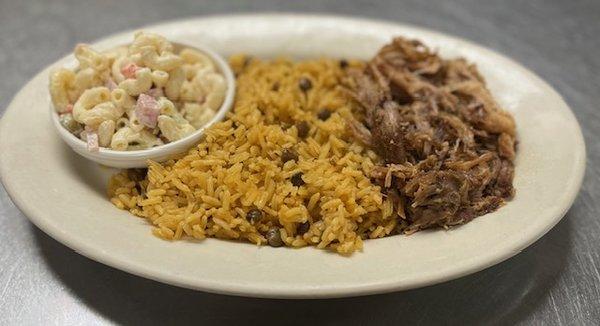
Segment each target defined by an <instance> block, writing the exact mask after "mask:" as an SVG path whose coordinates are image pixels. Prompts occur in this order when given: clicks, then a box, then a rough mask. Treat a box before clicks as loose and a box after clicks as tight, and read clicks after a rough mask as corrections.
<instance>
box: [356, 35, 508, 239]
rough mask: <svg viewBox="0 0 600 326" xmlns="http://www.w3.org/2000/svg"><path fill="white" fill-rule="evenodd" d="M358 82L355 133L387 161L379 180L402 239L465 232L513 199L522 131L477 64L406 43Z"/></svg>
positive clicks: (372, 64)
mask: <svg viewBox="0 0 600 326" xmlns="http://www.w3.org/2000/svg"><path fill="white" fill-rule="evenodd" d="M352 76H353V80H354V83H353V87H352V88H353V90H352V91H351V94H352V95H353V97H354V99H355V100H356V101H357V102H358V103H359V104H360V105H359V107H360V108H361V110H360V111H359V112H357V113H358V114H357V116H358V117H359V118H358V119H357V120H353V121H348V126H349V130H350V132H351V133H352V134H353V135H354V136H355V138H356V139H357V140H359V141H361V142H363V143H365V144H366V145H367V146H370V147H371V148H372V149H373V150H374V151H376V152H377V153H378V154H379V155H380V157H381V158H382V159H383V161H384V162H383V164H381V165H380V166H378V167H376V168H375V170H374V171H373V174H372V178H373V179H374V180H376V181H377V182H378V183H379V184H380V185H381V186H382V187H383V189H384V192H385V193H386V194H387V196H388V197H389V198H391V199H392V200H393V202H394V208H395V211H396V213H397V215H398V218H399V221H400V223H398V225H399V227H398V231H399V232H406V233H412V232H416V231H418V230H421V229H425V228H430V227H439V226H441V227H448V226H452V225H457V224H462V223H466V222H468V221H470V220H472V219H473V218H475V217H477V216H480V215H483V214H486V213H489V212H492V211H494V210H496V209H497V208H498V207H500V206H501V205H502V204H503V203H504V202H505V201H506V200H509V199H510V198H512V196H513V195H514V189H513V186H512V179H513V171H514V166H513V160H514V158H515V146H516V140H515V122H514V120H513V118H512V117H511V116H510V115H509V114H508V113H507V112H505V111H503V110H502V109H501V108H500V107H499V106H498V104H497V103H496V102H495V101H494V99H493V97H492V95H491V94H490V92H489V91H488V89H487V88H486V85H485V81H484V79H483V77H482V76H481V75H480V74H479V73H478V71H477V69H476V68H475V66H474V65H471V64H469V63H467V61H465V60H464V59H453V60H444V59H442V58H440V57H439V56H438V55H437V54H436V53H434V52H432V51H431V50H429V49H428V48H427V47H425V46H424V45H423V44H422V43H420V42H419V41H416V40H407V39H404V38H400V37H399V38H395V39H394V40H393V41H392V42H391V43H390V44H388V45H386V46H384V47H383V48H382V49H381V50H380V51H379V53H378V54H377V55H376V56H375V57H374V58H373V59H372V60H370V61H369V62H368V63H367V65H366V67H365V69H364V70H362V71H353V72H352Z"/></svg>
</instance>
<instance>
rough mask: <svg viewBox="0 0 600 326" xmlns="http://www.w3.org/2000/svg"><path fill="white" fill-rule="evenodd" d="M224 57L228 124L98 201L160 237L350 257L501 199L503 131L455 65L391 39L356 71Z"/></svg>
mask: <svg viewBox="0 0 600 326" xmlns="http://www.w3.org/2000/svg"><path fill="white" fill-rule="evenodd" d="M230 61H231V65H232V67H233V69H234V71H235V72H236V75H237V91H236V98H235V103H234V108H233V111H232V112H231V113H229V114H228V116H227V119H226V120H224V121H222V122H220V123H217V124H216V125H213V126H212V127H210V128H208V129H207V131H206V137H205V138H204V139H203V140H202V141H201V142H200V143H199V144H197V146H195V147H193V148H191V149H190V150H189V151H188V152H187V153H186V154H184V155H181V156H179V157H176V158H173V159H171V160H168V161H166V162H163V163H157V162H149V167H148V169H143V170H127V171H123V172H121V173H119V174H117V175H115V176H114V177H113V178H112V179H111V181H110V184H109V189H108V190H109V196H110V198H111V202H112V203H113V204H114V205H115V206H117V207H119V208H121V209H126V210H129V211H130V212H131V213H133V214H135V215H137V216H141V217H144V218H145V219H147V220H148V221H149V222H150V223H151V224H152V225H153V226H154V228H153V233H154V234H155V235H157V236H159V237H161V238H164V239H168V240H177V239H182V238H195V239H204V238H206V237H217V238H222V239H234V240H243V241H248V242H252V243H255V244H257V245H269V246H271V247H281V246H288V247H303V246H308V245H313V246H316V247H318V248H326V249H330V250H334V251H337V252H338V253H341V254H350V253H352V252H354V251H356V250H361V249H362V243H363V240H365V239H374V238H381V237H385V236H389V235H393V234H399V233H413V232H416V231H418V230H421V229H425V228H430V227H450V226H453V225H457V224H461V223H465V222H468V221H470V220H471V219H473V218H475V217H477V216H479V215H483V214H486V213H488V212H491V211H493V210H495V209H497V208H498V207H499V206H501V205H502V204H503V203H504V202H505V201H506V200H508V199H510V198H511V197H512V196H513V194H514V189H513V187H512V177H513V170H514V166H513V160H514V157H515V144H516V138H515V134H516V132H515V123H514V121H513V119H512V117H511V116H510V115H509V114H508V113H506V112H504V111H503V110H502V109H501V108H500V107H499V106H498V104H497V103H496V102H495V101H494V99H493V98H492V96H491V94H490V92H489V91H488V90H487V88H486V86H485V82H484V80H483V78H482V77H481V76H480V75H479V73H478V72H477V70H476V68H475V67H474V66H473V65H470V64H468V63H467V62H466V61H465V60H464V59H453V60H444V59H441V58H440V57H439V56H438V55H437V54H436V53H433V52H431V51H430V50H429V49H428V48H426V47H425V46H424V45H423V44H421V43H420V42H418V41H415V40H406V39H403V38H396V39H394V40H393V42H392V43H390V44H388V45H386V46H384V47H383V48H382V49H381V50H380V51H379V53H377V55H376V56H375V57H374V58H373V59H371V60H370V61H368V62H361V61H348V60H333V59H328V58H323V59H320V60H306V61H291V60H288V59H277V60H267V61H265V60H259V59H256V58H252V57H248V56H244V55H238V56H233V57H232V58H231V59H230Z"/></svg>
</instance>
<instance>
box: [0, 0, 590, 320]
mask: <svg viewBox="0 0 600 326" xmlns="http://www.w3.org/2000/svg"><path fill="white" fill-rule="evenodd" d="M252 11H303V12H327V13H339V14H346V15H361V16H366V17H373V18H380V19H387V20H392V21H398V22H404V23H412V24H416V25H420V26H424V27H429V28H433V29H437V30H440V31H445V32H447V33H451V34H454V35H458V36H461V37H464V38H467V39H470V40H473V41H475V42H478V43H481V44H484V45H486V46H489V47H491V48H493V49H495V50H497V51H500V52H503V53H505V54H507V55H508V56H510V57H512V58H514V59H516V60H517V61H519V62H521V63H523V64H524V65H525V66H527V67H529V68H530V69H532V70H534V71H535V72H536V73H538V74H539V75H540V76H542V78H544V79H545V80H547V81H548V82H550V84H552V85H553V86H554V87H555V88H556V89H557V90H558V91H559V92H560V93H561V94H562V95H563V96H564V97H565V99H566V101H567V102H568V103H569V104H570V105H571V107H572V108H573V110H574V111H575V114H576V116H577V118H578V120H579V121H580V123H581V125H582V127H583V132H584V136H585V138H586V143H587V148H588V165H587V170H586V178H585V181H584V184H583V188H582V190H581V193H580V194H579V197H578V199H577V200H576V202H575V204H574V205H573V207H572V208H571V210H570V211H569V212H568V213H567V216H565V218H564V219H563V220H562V222H560V223H559V224H558V225H557V226H556V227H555V228H554V229H553V230H552V231H550V232H549V233H548V234H547V235H546V236H544V237H543V238H542V239H541V240H539V241H538V242H537V243H536V244H534V245H533V246H531V247H530V248H528V249H527V250H525V251H524V252H522V253H521V254H519V255H517V256H516V257H514V258H512V259H509V260H508V261H506V262H504V263H501V264H499V265H497V266H495V267H492V268H489V269H487V270H485V271H482V272H479V273H476V274H474V275H471V276H467V277H464V278H461V279H458V280H455V281H451V282H448V283H444V284H440V285H437V286H432V287H428V288H423V289H419V290H412V291H408V292H400V293H392V294H385V295H376V296H369V297H359V298H349V299H335V300H316V301H305V300H298V301H285V300H264V299H249V298H238V297H228V296H221V295H213V294H206V293H201V292H194V291H190V290H185V289H180V288H176V287H172V286H168V285H163V284H159V283H156V282H153V281H149V280H146V279H142V278H139V277H136V276H132V275H129V274H127V273H124V272H121V271H118V270H115V269H113V268H110V267H107V266H104V265H101V264H99V263H96V262H94V261H91V260H89V259H87V258H85V257H83V256H80V255H78V254H77V253H75V252H73V251H72V250H70V249H69V248H67V247H65V246H63V245H61V244H59V243H58V242H56V241H55V240H53V239H51V238H49V237H48V236H46V235H45V234H44V233H42V232H41V231H39V230H38V229H37V228H36V227H35V226H33V225H32V224H31V223H29V222H28V220H27V219H26V218H25V216H23V214H22V213H21V212H20V211H19V210H18V209H17V208H16V207H15V206H14V204H13V203H12V202H11V201H10V199H9V198H8V196H7V195H6V192H5V191H4V189H3V188H2V187H0V324H2V325H6V324H10V325H12V324H17V323H18V324H23V325H35V324H42V323H43V322H44V324H45V323H48V324H57V325H73V324H76V325H91V324H104V323H117V324H142V323H144V324H165V323H177V324H179V323H182V324H183V323H192V322H193V323H200V324H202V323H205V324H233V325H238V324H254V323H261V324H265V325H269V324H282V323H283V322H284V321H289V322H290V323H291V324H309V323H317V324H319V323H325V324H348V323H349V324H365V325H375V324H396V323H401V322H404V323H409V324H456V325H464V324H514V323H519V324H525V325H530V324H547V325H562V324H566V325H592V324H598V323H600V272H599V268H600V249H599V248H600V220H598V217H599V213H600V200H599V199H600V198H598V192H599V191H600V142H598V131H600V107H599V104H598V103H600V96H599V95H598V94H599V93H600V77H599V76H600V75H599V74H600V2H599V1H593V0H589V1H560V0H556V1H539V0H537V1H495V2H491V1H489V2H487V3H485V4H484V3H482V1H477V0H453V1H445V0H439V1H422V0H412V1H396V0H385V1H379V2H377V3H370V1H352V2H350V1H323V0H318V1H308V0H304V1H295V2H291V1H290V2H283V1H277V0H266V1H262V0H261V1H257V0H254V1H243V0H239V1H213V2H211V1H169V2H166V1H165V2H159V1H142V0H139V1H122V0H119V1H117V0H107V1H97V2H85V3H84V2H83V1H39V2H29V1H10V0H0V67H1V68H2V74H1V75H0V95H1V96H0V112H3V111H4V109H5V108H6V106H7V105H8V103H9V102H10V99H11V97H12V96H13V95H14V94H15V92H17V91H18V90H19V89H20V88H21V87H22V86H23V85H24V83H25V82H26V81H27V80H28V79H30V78H31V77H32V76H34V75H35V74H36V73H37V72H38V71H39V70H40V69H42V68H43V67H45V66H46V65H47V64H49V63H51V62H53V61H55V60H56V59H58V58H59V57H61V56H62V55H64V54H66V53H67V52H69V51H70V50H71V49H72V48H73V46H74V45H75V44H76V43H78V42H86V41H91V40H94V39H96V38H98V37H102V36H105V35H107V34H110V33H113V32H118V31H120V30H123V29H126V28H132V27H136V26H141V25H145V24H151V23H155V22H159V21H162V20H168V19H176V18H180V17H189V16H195V15H207V14H215V13H232V12H252ZM22 109H23V110H27V108H22ZM0 155H2V153H0ZM32 159H35V153H32ZM24 163H25V162H24ZM40 182H43V180H41V181H40ZM65 200H68V194H65ZM529 218H535V216H531V217H529ZM241 272H243V271H241Z"/></svg>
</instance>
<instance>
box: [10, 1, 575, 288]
mask: <svg viewBox="0 0 600 326" xmlns="http://www.w3.org/2000/svg"><path fill="white" fill-rule="evenodd" d="M238 18H242V19H272V18H276V19H286V18H290V19H301V20H310V19H317V20H320V19H334V20H338V21H341V20H343V21H345V23H347V22H355V23H359V24H379V25H383V26H386V25H387V26H394V27H396V28H397V27H401V28H404V29H412V30H418V31H419V32H423V33H427V34H432V35H437V36H441V37H443V38H447V39H451V40H453V41H457V42H458V43H462V44H467V45H469V46H470V47H473V48H476V49H478V51H482V52H484V53H486V52H487V53H490V54H493V55H494V56H496V57H499V58H500V59H502V60H505V61H508V62H510V63H512V64H514V65H515V66H516V67H518V68H520V70H521V72H522V73H524V74H526V75H527V76H528V77H529V78H531V79H532V80H533V81H535V83H537V84H539V85H540V86H541V87H543V88H544V89H545V90H547V91H549V92H552V93H554V95H556V96H557V98H559V99H560V100H561V101H562V102H563V103H564V107H565V108H566V111H567V112H566V113H567V114H568V115H569V116H570V118H571V119H572V120H573V122H574V126H576V127H577V128H576V129H577V131H578V132H577V135H574V139H575V140H576V143H577V152H578V154H579V155H580V156H579V157H577V160H576V161H575V162H574V164H573V168H572V173H573V182H571V183H570V184H569V186H570V187H569V189H567V190H565V193H567V195H566V196H564V197H563V199H562V202H563V203H564V204H563V205H561V206H560V209H557V210H556V211H557V212H556V214H552V215H553V216H554V218H553V219H552V220H551V221H550V222H549V223H547V224H545V225H544V226H545V227H543V228H540V229H539V230H537V232H536V234H535V235H533V236H530V237H527V238H526V239H524V240H522V241H520V242H518V243H515V244H513V246H511V249H507V250H505V251H502V252H495V253H494V254H490V255H487V256H486V258H487V259H484V260H482V259H478V260H477V263H476V264H473V263H472V262H468V261H463V263H462V264H456V265H454V266H451V268H448V269H446V270H445V276H443V277H440V276H439V275H437V274H439V273H437V274H436V273H433V274H431V275H429V276H426V277H422V278H421V279H420V281H414V282H412V283H410V284H409V285H407V284H403V283H398V282H396V283H393V284H390V283H389V282H383V283H375V284H372V283H369V284H353V285H348V286H346V287H343V288H340V287H339V286H336V287H331V288H330V287H319V288H318V289H315V288H310V289H298V288H293V287H291V288H278V287H271V288H269V289H268V290H266V289H264V288H261V287H260V285H258V286H256V285H255V286H252V285H248V284H240V283H236V282H230V283H227V284H223V283H222V282H210V281H205V282H198V280H197V279H193V280H188V279H186V278H183V277H181V276H180V275H179V276H177V275H173V274H172V273H168V272H164V271H162V272H161V271H156V270H151V269H148V268H146V267H144V266H143V264H136V263H134V262H131V261H126V260H124V259H120V258H115V256H114V255H111V254H109V253H108V252H104V251H103V250H102V249H97V248H94V246H93V245H88V244H87V243H86V242H85V241H80V240H78V239H77V238H76V237H75V238H74V237H70V236H69V234H66V233H64V232H62V231H61V230H60V229H59V228H57V227H55V226H54V225H52V224H51V223H49V221H48V220H47V219H45V218H43V217H41V215H43V213H42V212H39V211H37V210H36V209H34V208H33V207H32V206H29V205H27V203H26V201H25V198H24V197H23V196H22V194H18V193H17V192H16V191H15V189H14V187H13V186H12V185H13V184H12V182H13V181H12V178H11V177H10V174H9V173H8V171H6V170H5V164H3V159H2V157H3V155H0V181H2V183H3V184H4V188H5V189H6V192H7V194H8V196H9V197H10V198H11V200H12V202H13V203H14V204H15V205H16V206H17V207H18V208H19V210H20V211H21V212H22V213H23V214H24V215H25V216H26V217H27V218H28V219H29V220H30V221H31V222H32V223H33V224H35V225H36V226H37V227H38V228H40V229H41V230H42V231H43V232H44V233H46V234H48V235H49V236H50V237H52V238H53V239H55V240H57V241H59V242H60V243H62V244H64V245H66V246H67V247H69V248H71V249H73V250H74V251H76V252H77V253H80V254H82V255H84V256H86V257H88V258H90V259H92V260H95V261H98V262H100V263H102V264H105V265H108V266H111V267H114V268H117V269H120V270H123V271H125V272H128V273H130V274H134V275H138V276H141V277H144V278H148V279H152V280H155V281H159V282H163V283H168V284H171V285H175V286H180V287H184V288H190V289H195V290H201V291H205V292H211V293H219V294H228V295H240V296H249V297H264V298H331V297H349V296H359V295H369V294H375V293H386V292H394V291H400V290H408V289H413V288H418V287H423V286H427V285H433V284H437V283H441V282H445V281H448V280H452V279H456V278H459V277H462V276H465V275H468V274H471V273H475V272H478V271H480V270H483V269H486V268H488V267H490V266H493V265H495V264H498V263H500V262H502V261H504V260H506V259H508V258H510V257H512V256H514V255H516V254H518V253H519V252H521V251H522V250H523V249H525V248H527V247H528V246H530V245H531V244H533V243H534V242H536V241H537V240H538V239H539V238H541V237H542V236H543V235H544V234H546V233H547V232H548V231H549V230H550V229H552V228H553V227H554V226H555V225H556V224H557V223H558V222H559V221H560V220H561V219H562V217H563V216H564V215H565V214H566V213H567V211H568V210H569V209H570V207H571V206H572V204H573V202H574V201H575V199H576V198H577V195H578V193H579V189H580V188H581V184H582V182H583V177H584V174H585V165H586V148H585V140H584V137H583V133H582V130H581V126H580V124H579V123H578V121H577V118H576V116H575V114H574V112H573V110H572V109H571V108H570V106H569V105H568V104H567V103H566V101H565V100H564V99H563V97H562V96H561V95H560V93H558V92H557V91H556V90H555V89H554V88H553V87H552V86H551V85H550V84H548V83H547V82H546V81H544V80H543V79H542V78H541V77H539V76H538V75H537V74H535V73H534V72H533V71H531V70H529V69H527V68H526V67H524V66H523V65H522V64H521V63H519V62H518V61H515V60H513V59H511V58H509V57H507V56H505V55H504V54H503V53H501V52H499V51H496V50H491V49H489V48H487V47H485V46H482V45H479V44H477V43H475V42H472V41H470V40H467V39H464V38H461V37H457V36H453V35H450V34H446V33H444V32H440V31H436V30H433V29H429V28H423V27H420V26H416V25H412V24H405V23H397V22H393V21H389V20H380V19H371V18H365V17H357V16H346V15H331V14H300V13H273V12H264V13H252V14H225V15H223V14H218V15H207V16H195V17H186V18H183V19H173V20H167V21H161V22H158V23H156V24H152V25H146V26H140V27H137V28H133V29H127V30H123V31H119V32H117V33H112V34H110V35H108V36H105V37H102V38H100V39H96V40H94V41H93V43H97V42H104V41H107V40H108V39H111V38H113V37H115V36H117V35H122V34H127V33H131V32H132V31H134V30H137V29H145V28H151V27H152V28H156V27H158V26H168V25H171V24H182V23H186V22H194V21H199V20H208V19H228V20H232V19H238ZM64 58H65V57H64V56H63V57H61V58H60V59H58V60H57V61H54V62H53V63H51V64H50V65H49V66H47V67H46V68H44V69H42V70H41V71H40V72H39V73H38V74H36V75H35V76H34V77H32V78H31V79H30V80H29V81H28V82H27V83H25V85H23V86H22V87H21V89H20V90H19V91H18V92H17V93H16V94H15V95H14V96H13V98H12V99H11V102H10V103H9V105H8V106H7V108H6V110H5V112H4V114H3V116H2V117H4V116H6V114H7V113H9V111H14V109H12V107H13V106H14V103H15V99H17V98H18V97H19V96H20V95H21V94H22V93H23V92H24V91H25V90H26V89H27V88H28V87H29V86H30V84H31V83H32V82H34V81H35V80H36V79H37V78H39V77H40V75H41V74H43V73H44V72H45V71H46V70H47V69H49V67H50V66H52V65H54V64H55V63H56V62H58V61H61V60H63V59H64ZM5 121H6V119H0V145H1V144H2V139H3V137H2V135H3V130H5V129H6V128H5V127H4V124H5Z"/></svg>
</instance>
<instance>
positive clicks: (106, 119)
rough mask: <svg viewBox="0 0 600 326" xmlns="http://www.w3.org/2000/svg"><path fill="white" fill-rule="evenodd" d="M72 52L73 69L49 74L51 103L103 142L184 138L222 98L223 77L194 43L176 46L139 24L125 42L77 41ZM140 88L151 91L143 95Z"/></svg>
mask: <svg viewBox="0 0 600 326" xmlns="http://www.w3.org/2000/svg"><path fill="white" fill-rule="evenodd" d="M74 55H75V58H76V59H77V61H78V63H79V66H78V67H77V68H76V69H75V70H74V71H71V70H68V69H64V68H61V69H58V70H56V71H54V72H52V73H51V74H50V82H49V86H48V88H49V91H50V96H51V99H52V103H53V104H54V107H55V109H56V111H57V112H58V113H59V114H61V115H64V114H72V120H73V121H74V122H73V123H74V124H75V125H76V126H80V127H81V128H83V126H85V127H86V130H91V131H95V132H96V133H97V134H98V142H99V145H100V146H102V147H108V148H111V149H113V150H119V151H126V150H141V149H147V148H151V147H154V146H160V145H163V144H164V143H165V142H172V141H176V140H178V139H181V138H184V137H186V136H188V135H190V134H192V133H193V132H194V131H195V130H196V129H198V128H200V127H202V126H203V125H205V124H206V123H207V122H208V121H210V120H211V118H212V117H213V116H214V114H215V112H216V110H217V109H218V108H219V107H220V106H221V105H222V103H223V101H224V98H225V92H226V88H227V86H226V84H225V79H224V78H223V76H222V75H221V73H220V72H218V70H217V69H216V66H215V64H214V62H213V61H212V60H211V59H210V57H208V56H207V55H205V54H204V53H202V52H199V51H197V50H194V49H189V48H186V49H183V50H181V51H180V52H179V53H176V52H175V49H174V47H173V45H172V44H171V43H170V42H169V41H168V40H167V39H165V38H164V37H162V36H159V35H156V34H151V33H144V32H137V33H135V35H134V41H133V42H132V43H131V44H130V45H129V46H128V47H118V48H115V49H112V50H109V51H105V52H98V51H95V50H94V49H92V48H91V47H90V46H88V45H85V44H79V45H77V46H76V47H75V50H74ZM141 94H146V95H148V96H150V98H149V97H148V96H145V97H144V100H141V99H140V100H138V96H140V95H141ZM148 101H150V103H148ZM152 107H154V108H156V107H158V108H159V111H158V112H155V111H152V109H150V108H152ZM136 112H138V113H137V114H142V115H144V116H143V117H142V116H140V117H141V118H143V119H142V120H141V121H143V123H142V122H141V121H140V119H138V117H137V115H136ZM148 114H150V117H149V116H148ZM152 114H158V116H156V115H154V117H153V118H152ZM148 119H151V120H148ZM152 119H155V120H154V121H157V122H156V127H154V125H153V124H151V123H149V122H148V121H153V120H152ZM148 126H151V127H148ZM81 128H73V130H75V129H78V130H80V129H81ZM76 136H78V137H79V138H81V139H84V138H85V133H81V134H79V133H78V134H76Z"/></svg>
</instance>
